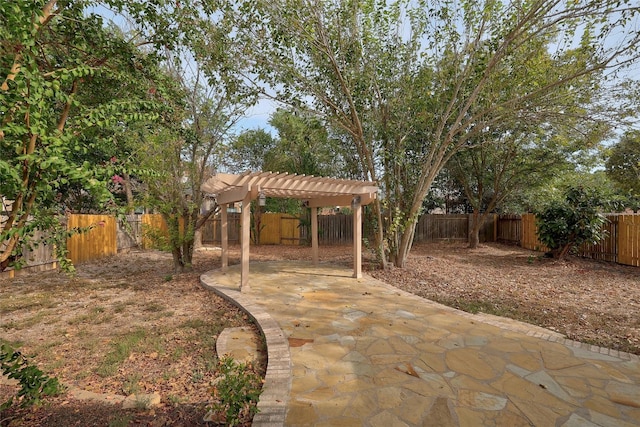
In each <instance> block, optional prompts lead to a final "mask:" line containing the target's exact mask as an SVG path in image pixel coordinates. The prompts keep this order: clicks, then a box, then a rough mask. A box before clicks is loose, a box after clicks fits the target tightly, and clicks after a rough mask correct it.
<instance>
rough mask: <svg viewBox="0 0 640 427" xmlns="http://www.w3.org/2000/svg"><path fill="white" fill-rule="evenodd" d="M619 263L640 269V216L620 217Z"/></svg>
mask: <svg viewBox="0 0 640 427" xmlns="http://www.w3.org/2000/svg"><path fill="white" fill-rule="evenodd" d="M617 249H618V262H619V263H620V264H627V265H635V266H636V267H640V214H635V215H619V216H618V248H617Z"/></svg>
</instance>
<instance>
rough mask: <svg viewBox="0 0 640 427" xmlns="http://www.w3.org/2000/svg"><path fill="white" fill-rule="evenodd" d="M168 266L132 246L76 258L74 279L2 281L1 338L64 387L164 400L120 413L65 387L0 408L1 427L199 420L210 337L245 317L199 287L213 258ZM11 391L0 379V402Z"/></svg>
mask: <svg viewBox="0 0 640 427" xmlns="http://www.w3.org/2000/svg"><path fill="white" fill-rule="evenodd" d="M214 258H215V259H214ZM171 266H172V262H171V256H170V255H169V254H166V253H160V252H153V251H151V252H132V253H130V254H119V255H117V256H114V257H110V258H107V259H103V260H100V261H99V262H94V263H87V264H82V265H79V266H78V267H77V270H78V273H77V275H76V277H74V278H70V277H68V276H66V275H65V274H62V273H58V272H54V271H50V272H45V273H34V274H29V275H25V276H20V277H18V278H15V279H12V280H9V279H0V340H3V341H6V342H9V343H11V344H14V345H15V346H19V349H20V351H21V352H22V353H23V354H25V355H32V356H34V358H33V359H32V361H33V362H34V363H35V364H36V365H37V366H38V367H39V368H40V369H42V370H43V371H44V372H45V373H47V374H49V375H52V376H56V377H58V379H59V380H60V382H62V383H63V384H65V385H67V386H73V387H79V388H81V389H83V390H86V391H90V392H96V393H108V394H116V395H124V396H127V395H131V394H136V395H137V394H151V393H157V394H159V395H160V396H161V399H162V400H161V405H160V406H158V407H156V408H153V409H151V410H141V409H136V410H124V409H122V408H121V406H120V405H109V404H99V403H91V402H87V401H79V400H76V399H74V398H73V397H71V396H70V395H69V394H65V395H62V396H60V397H57V398H55V399H50V400H47V402H46V403H45V404H44V405H43V406H40V407H38V408H34V409H26V410H23V409H18V410H15V409H11V410H8V411H5V412H2V413H0V425H3V426H4V425H11V426H73V425H78V426H114V427H115V426H128V425H145V426H147V425H148V426H163V425H176V426H183V425H205V423H204V422H203V417H204V415H205V414H206V412H207V409H206V407H207V405H209V404H211V403H212V398H211V385H210V384H211V381H212V380H213V379H214V378H215V376H216V361H217V359H216V353H215V342H216V338H217V336H218V334H219V333H220V332H221V331H222V330H223V329H224V328H226V327H234V326H243V325H251V323H250V321H249V319H248V318H247V316H246V315H244V313H242V312H241V311H240V310H238V309H237V308H236V307H235V306H233V305H231V304H229V303H227V302H226V301H224V300H223V299H221V298H219V297H217V296H215V295H214V294H213V293H212V292H210V291H207V290H205V289H203V288H202V287H201V286H200V284H199V276H200V274H201V273H202V272H204V271H207V270H210V269H212V268H217V267H218V266H219V256H216V257H214V256H213V255H212V254H198V255H197V256H196V259H195V263H194V272H193V273H188V274H178V275H176V274H173V273H172V271H171ZM256 369H258V370H260V369H262V371H264V366H262V367H257V368H256ZM14 390H15V387H9V386H6V385H5V386H0V402H4V401H5V400H6V397H8V395H9V393H12V392H14Z"/></svg>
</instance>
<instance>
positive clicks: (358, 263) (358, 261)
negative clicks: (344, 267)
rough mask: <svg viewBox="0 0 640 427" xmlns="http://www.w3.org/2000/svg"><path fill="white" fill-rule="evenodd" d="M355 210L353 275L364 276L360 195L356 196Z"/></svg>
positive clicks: (353, 205)
mask: <svg viewBox="0 0 640 427" xmlns="http://www.w3.org/2000/svg"><path fill="white" fill-rule="evenodd" d="M351 208H352V210H353V277H355V278H356V279H361V278H362V205H361V204H360V197H359V196H354V197H353V201H352V202H351Z"/></svg>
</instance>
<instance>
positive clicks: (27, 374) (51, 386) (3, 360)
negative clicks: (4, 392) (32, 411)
mask: <svg viewBox="0 0 640 427" xmlns="http://www.w3.org/2000/svg"><path fill="white" fill-rule="evenodd" d="M0 367H1V368H2V375H6V376H8V378H11V379H15V380H18V382H19V384H20V390H19V391H18V392H17V393H16V395H15V396H13V397H11V398H9V400H7V401H6V402H4V403H2V404H0V411H2V410H4V409H7V408H9V407H10V406H11V405H13V403H14V398H17V399H19V400H20V405H21V406H29V405H34V404H38V403H39V402H40V401H41V400H42V398H43V397H44V396H55V395H57V394H59V393H61V392H62V391H63V390H64V387H63V386H62V385H61V384H60V383H59V382H58V379H57V378H51V377H49V376H47V375H45V374H44V373H43V372H42V371H41V370H40V369H38V368H37V367H35V366H33V365H30V364H29V360H28V359H27V358H26V357H25V356H24V355H22V353H20V352H19V351H17V350H14V349H13V348H12V347H11V346H9V345H8V344H6V343H2V344H0Z"/></svg>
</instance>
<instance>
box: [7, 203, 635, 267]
mask: <svg viewBox="0 0 640 427" xmlns="http://www.w3.org/2000/svg"><path fill="white" fill-rule="evenodd" d="M67 221H68V222H67V227H68V228H69V229H71V228H75V227H78V228H90V229H89V230H88V231H87V232H85V233H81V234H77V235H74V236H72V237H70V238H69V239H68V240H67V248H68V250H69V254H68V257H69V258H70V259H71V260H72V261H73V262H74V263H82V262H84V261H89V260H93V259H99V258H102V257H105V256H109V255H113V254H115V253H117V252H118V251H121V250H126V249H128V248H131V247H135V246H142V247H152V246H153V245H152V242H151V241H150V240H149V239H148V238H147V237H145V235H148V233H149V230H155V231H154V232H153V234H156V235H162V234H163V233H164V234H165V235H166V233H167V226H166V224H165V223H164V220H163V219H162V216H161V215H131V216H129V217H127V220H126V223H119V222H118V221H116V219H115V218H114V217H113V216H109V215H69V216H68V219H67ZM470 221H471V219H470V215H423V216H422V217H421V218H420V220H419V221H418V224H417V227H416V234H415V240H416V241H437V240H456V241H466V240H467V239H468V234H469V225H470ZM261 228H262V230H261V235H260V241H261V243H262V244H294V245H295V244H300V243H302V242H304V241H305V240H306V239H307V234H306V233H307V230H306V228H305V227H302V226H301V225H300V220H299V218H296V217H292V216H289V215H285V214H263V215H262V227H261ZM605 229H606V231H607V237H606V238H605V239H604V240H602V241H601V242H600V243H598V244H597V245H584V246H583V247H582V248H580V251H579V255H580V256H584V257H589V258H593V259H597V260H603V261H610V262H618V263H620V264H626V265H633V266H640V214H631V215H617V214H616V215H609V216H608V222H607V224H606V225H605ZM228 231H229V242H230V243H234V242H235V243H239V236H240V214H236V213H230V214H229V227H228ZM536 231H537V227H536V223H535V216H534V215H533V214H525V215H522V216H520V215H501V216H495V215H491V216H489V217H488V219H487V220H486V221H485V224H484V225H483V227H482V231H481V233H480V240H481V241H483V242H489V241H499V242H505V243H515V244H519V245H520V246H522V247H523V248H526V249H531V250H537V251H546V250H547V248H545V247H544V245H542V244H541V243H540V241H539V240H538V237H537V234H536ZM318 234H319V236H318V239H319V242H320V244H322V245H333V244H351V243H352V239H353V219H352V216H351V215H345V214H338V215H320V216H319V217H318ZM41 237H42V236H41V235H39V237H38V236H36V240H38V239H39V238H41ZM202 242H203V243H204V244H218V243H220V218H219V217H218V218H213V219H211V220H209V221H207V223H205V225H204V227H203V229H202ZM23 255H24V258H25V260H26V262H27V265H26V268H25V269H24V270H23V271H33V270H36V271H38V270H44V269H50V268H56V265H57V260H55V259H54V258H53V250H52V248H51V247H50V246H47V245H40V246H38V247H36V248H34V249H33V250H28V249H27V248H25V250H24V252H23ZM15 274H16V272H15V271H13V270H11V269H8V270H7V271H5V272H3V273H2V275H3V276H6V275H8V276H9V277H13V276H14V275H15Z"/></svg>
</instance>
